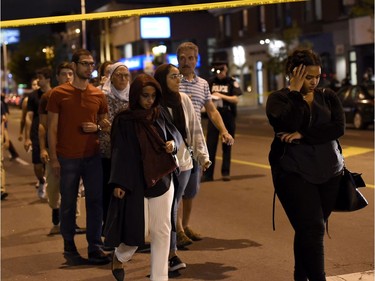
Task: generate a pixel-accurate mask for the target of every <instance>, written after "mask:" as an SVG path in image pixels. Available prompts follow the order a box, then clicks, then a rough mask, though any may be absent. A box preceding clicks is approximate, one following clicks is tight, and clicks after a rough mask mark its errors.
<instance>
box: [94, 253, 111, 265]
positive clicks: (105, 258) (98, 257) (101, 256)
mask: <svg viewBox="0 0 375 281" xmlns="http://www.w3.org/2000/svg"><path fill="white" fill-rule="evenodd" d="M110 262H111V255H108V254H106V253H104V252H103V251H102V250H101V249H97V250H96V251H94V252H90V253H89V263H90V264H95V265H102V264H108V263H110Z"/></svg>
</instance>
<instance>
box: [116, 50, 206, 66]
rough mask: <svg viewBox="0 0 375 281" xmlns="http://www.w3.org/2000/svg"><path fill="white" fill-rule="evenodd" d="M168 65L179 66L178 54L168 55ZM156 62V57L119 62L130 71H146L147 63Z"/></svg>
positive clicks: (144, 56)
mask: <svg viewBox="0 0 375 281" xmlns="http://www.w3.org/2000/svg"><path fill="white" fill-rule="evenodd" d="M166 58H167V63H170V64H173V65H175V66H178V61H177V55H176V54H167V56H166ZM200 58H201V57H200V56H198V62H197V66H196V67H197V68H198V67H200V65H201V60H200ZM153 60H154V56H152V55H151V56H146V55H141V56H134V57H131V58H122V59H119V62H122V63H124V64H125V65H126V66H127V67H128V68H129V70H144V69H145V66H146V63H147V62H152V61H153Z"/></svg>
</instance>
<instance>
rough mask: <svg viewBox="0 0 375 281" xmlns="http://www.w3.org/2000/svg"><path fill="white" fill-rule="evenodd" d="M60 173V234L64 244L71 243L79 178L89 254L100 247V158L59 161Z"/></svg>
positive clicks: (101, 206) (101, 178) (101, 199)
mask: <svg viewBox="0 0 375 281" xmlns="http://www.w3.org/2000/svg"><path fill="white" fill-rule="evenodd" d="M59 162H60V166H61V171H60V193H61V206H60V219H61V224H60V231H61V235H62V236H63V238H64V240H68V241H73V239H74V235H75V223H76V204H77V194H78V187H79V181H80V178H81V177H82V180H83V184H84V186H85V197H86V198H85V199H86V226H87V232H86V239H87V242H88V244H89V246H88V252H93V251H96V250H97V249H98V248H99V247H100V246H101V245H103V243H102V241H101V234H102V220H103V209H102V208H103V196H102V194H103V186H102V182H103V174H102V163H101V158H100V155H95V156H92V157H86V158H78V159H67V158H62V157H59Z"/></svg>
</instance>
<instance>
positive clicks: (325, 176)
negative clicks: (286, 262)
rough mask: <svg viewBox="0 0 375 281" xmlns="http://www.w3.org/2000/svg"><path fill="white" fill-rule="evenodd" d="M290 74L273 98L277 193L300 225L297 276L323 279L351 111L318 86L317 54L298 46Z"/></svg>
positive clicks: (269, 108)
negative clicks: (340, 142) (341, 139)
mask: <svg viewBox="0 0 375 281" xmlns="http://www.w3.org/2000/svg"><path fill="white" fill-rule="evenodd" d="M286 74H287V76H288V77H289V82H290V85H289V87H288V88H283V89H280V90H278V91H276V92H274V93H272V94H271V95H270V96H269V98H268V101H267V107H266V113H267V117H268V120H269V122H270V124H271V125H272V127H273V129H274V132H275V137H274V140H273V142H272V145H271V151H270V154H269V161H270V164H271V169H272V177H273V183H274V187H275V191H276V194H277V196H278V198H279V200H280V202H281V204H282V206H283V208H284V210H285V212H286V214H287V216H288V218H289V221H290V222H291V224H292V227H293V229H294V231H295V236H294V258H295V268H294V280H296V281H307V280H310V281H323V280H326V277H325V272H324V246H323V238H324V230H325V223H326V221H327V219H328V217H329V215H330V214H331V212H332V210H333V207H334V204H335V201H336V197H337V193H338V188H339V182H340V179H341V176H342V172H343V167H344V163H343V158H342V155H341V153H340V151H339V148H338V142H337V139H338V138H339V137H341V136H342V135H343V134H344V131H345V117H344V113H343V109H342V106H341V103H340V101H339V100H338V98H337V97H336V95H335V93H334V92H333V91H332V90H330V89H319V88H317V85H318V83H319V80H320V75H321V61H320V58H319V56H318V55H317V54H315V53H314V52H312V51H311V50H297V51H294V53H293V54H292V55H291V56H289V57H288V59H287V63H286Z"/></svg>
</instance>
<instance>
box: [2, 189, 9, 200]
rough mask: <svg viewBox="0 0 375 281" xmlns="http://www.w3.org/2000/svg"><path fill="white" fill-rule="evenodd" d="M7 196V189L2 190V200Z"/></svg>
mask: <svg viewBox="0 0 375 281" xmlns="http://www.w3.org/2000/svg"><path fill="white" fill-rule="evenodd" d="M7 197H8V193H7V192H5V191H1V200H4V199H5V198H7Z"/></svg>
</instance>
